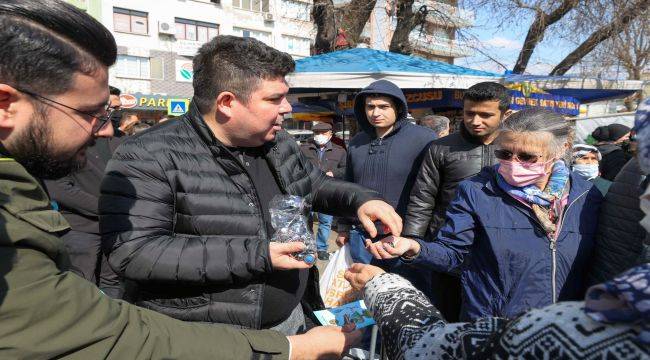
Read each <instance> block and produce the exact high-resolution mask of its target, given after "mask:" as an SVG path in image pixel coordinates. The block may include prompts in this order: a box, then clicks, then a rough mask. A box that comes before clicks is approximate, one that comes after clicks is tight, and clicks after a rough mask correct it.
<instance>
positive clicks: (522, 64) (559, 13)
mask: <svg viewBox="0 0 650 360" xmlns="http://www.w3.org/2000/svg"><path fill="white" fill-rule="evenodd" d="M517 3H518V4H521V1H519V0H517ZM578 3H579V0H564V1H562V3H561V4H560V6H558V7H557V8H556V9H555V10H553V11H552V12H551V13H550V14H546V13H545V12H544V11H543V10H542V9H541V8H537V9H535V10H536V15H535V20H534V21H533V23H532V24H531V25H530V27H529V28H528V34H526V40H525V41H524V44H523V46H522V48H521V51H520V52H519V58H518V59H517V62H516V63H515V66H514V68H513V69H512V72H513V73H515V74H521V73H523V72H524V71H526V67H527V66H528V62H529V61H530V57H531V56H532V55H533V51H534V50H535V47H537V44H538V43H539V42H540V41H541V39H542V37H543V36H544V33H545V32H546V29H548V27H549V26H551V25H553V24H554V23H556V22H558V21H559V20H560V19H562V17H564V15H566V14H567V13H568V12H569V11H571V10H572V9H574V8H575V6H576V5H577V4H578ZM519 6H520V7H523V5H519Z"/></svg>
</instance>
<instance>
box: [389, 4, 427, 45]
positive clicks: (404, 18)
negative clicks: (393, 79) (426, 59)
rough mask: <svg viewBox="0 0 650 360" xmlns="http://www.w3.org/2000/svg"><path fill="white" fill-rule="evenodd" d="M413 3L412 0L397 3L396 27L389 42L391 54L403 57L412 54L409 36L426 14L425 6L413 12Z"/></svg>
mask: <svg viewBox="0 0 650 360" xmlns="http://www.w3.org/2000/svg"><path fill="white" fill-rule="evenodd" d="M414 2H415V1H414V0H399V2H398V3H397V26H396V27H395V32H394V33H393V37H392V38H391V40H390V47H389V50H390V51H391V52H396V53H400V54H405V55H410V54H411V52H413V49H412V47H411V42H410V40H409V35H410V34H411V32H412V31H413V29H415V28H416V27H417V26H418V25H420V24H422V23H423V22H424V20H425V19H426V17H427V13H428V11H427V9H426V7H425V6H423V7H421V8H420V9H419V10H418V11H417V12H414V11H413V3H414Z"/></svg>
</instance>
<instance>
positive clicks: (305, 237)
mask: <svg viewBox="0 0 650 360" xmlns="http://www.w3.org/2000/svg"><path fill="white" fill-rule="evenodd" d="M309 209H310V206H309V204H308V203H307V201H305V199H304V198H302V197H300V196H295V195H276V196H274V197H273V199H272V200H271V202H270V203H269V213H270V214H271V225H272V226H273V228H274V229H275V233H274V234H273V237H272V238H271V241H273V242H279V243H288V242H295V241H300V242H302V243H304V244H305V245H306V249H305V250H304V251H302V252H300V253H297V254H294V256H295V258H296V259H298V260H302V261H304V262H306V263H308V264H312V263H314V262H315V261H316V240H315V239H314V235H313V233H312V231H311V230H310V229H309V226H308V225H307V218H306V216H305V214H308V213H309Z"/></svg>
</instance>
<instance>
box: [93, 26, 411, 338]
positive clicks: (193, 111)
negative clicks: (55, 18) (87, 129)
mask: <svg viewBox="0 0 650 360" xmlns="http://www.w3.org/2000/svg"><path fill="white" fill-rule="evenodd" d="M294 66H295V65H294V62H293V60H292V58H291V56H289V55H288V54H286V53H282V52H280V51H278V50H275V49H273V48H271V47H269V46H267V45H264V44H263V43H262V42H260V41H258V40H255V39H252V38H238V37H234V36H218V37H216V38H214V39H213V40H212V41H210V42H208V43H206V44H205V45H203V46H202V47H201V49H200V50H199V53H198V55H197V56H196V57H195V58H194V84H193V85H194V99H193V101H192V104H191V105H190V109H189V112H188V113H187V114H185V115H184V116H183V117H182V118H180V119H178V120H176V121H173V122H165V123H163V124H162V125H159V126H157V127H154V128H152V129H150V130H149V131H146V132H143V133H140V134H137V135H135V136H133V137H130V138H128V139H127V140H126V141H125V142H124V143H123V144H122V145H121V146H120V148H119V149H118V150H117V151H116V152H115V154H114V156H113V159H112V160H111V162H110V163H109V165H108V168H107V170H106V171H107V174H106V177H105V178H104V181H103V183H102V190H101V191H102V197H101V199H100V213H101V230H102V235H103V241H104V243H105V245H106V246H107V247H108V248H110V249H111V253H110V255H109V263H110V264H111V266H112V267H113V268H114V269H115V270H116V272H117V273H118V274H119V275H121V276H122V277H123V278H125V279H126V280H127V281H128V282H129V284H130V285H134V287H135V290H134V291H133V294H130V295H131V296H133V301H134V302H135V303H136V304H138V305H141V306H143V307H146V308H149V309H154V310H156V311H159V312H162V313H164V314H167V315H169V316H172V317H174V318H177V319H181V320H185V321H195V322H209V323H226V324H232V325H235V326H240V327H245V328H253V329H260V328H265V329H269V328H270V329H274V330H278V331H280V332H282V333H284V334H295V333H297V332H300V331H302V330H303V329H304V328H305V318H304V313H303V309H302V307H301V303H302V300H303V298H305V300H308V302H309V304H304V303H303V305H309V306H310V307H312V308H314V307H316V308H317V307H319V306H322V302H321V301H320V297H319V296H318V294H317V292H316V289H317V288H318V286H317V284H314V283H315V282H316V279H317V277H316V276H317V274H315V270H313V269H312V271H309V269H310V268H311V266H312V265H313V264H309V263H305V262H303V261H299V260H298V259H296V258H294V257H293V256H292V254H294V253H296V252H300V251H302V250H303V249H304V244H302V243H300V242H298V243H288V244H284V243H277V242H270V241H269V239H270V238H271V235H272V233H273V232H274V229H273V228H272V227H271V225H270V223H271V221H270V213H269V203H270V201H271V200H272V199H273V197H274V196H277V195H282V194H290V195H297V196H301V197H303V198H305V199H306V200H307V201H308V202H310V203H312V204H313V208H314V211H317V212H320V211H322V212H327V213H332V214H337V215H342V216H355V215H356V216H358V217H359V218H360V219H361V221H363V222H364V223H365V224H368V229H369V230H370V231H371V232H374V231H376V229H374V226H373V225H372V220H377V219H378V220H382V222H384V223H385V224H387V225H388V226H390V227H391V228H393V229H394V231H397V232H400V231H401V220H400V219H399V217H398V216H397V214H395V212H394V211H393V210H392V209H391V208H390V206H389V205H388V204H386V203H384V202H383V201H377V200H378V199H379V196H378V194H377V193H376V192H374V191H372V190H368V189H364V188H362V187H360V186H357V185H354V184H350V183H346V182H344V181H341V180H337V179H334V178H332V177H329V176H327V175H325V173H323V172H322V171H321V170H319V169H318V168H317V167H315V166H313V165H312V164H311V162H310V161H309V160H307V159H306V158H305V157H304V155H303V154H302V153H301V152H300V148H299V147H298V144H297V143H296V141H295V140H294V139H293V138H292V137H291V136H290V135H289V134H288V133H286V132H285V131H282V130H281V127H280V126H281V123H282V119H283V117H284V115H285V114H287V113H289V112H291V105H290V104H289V102H288V101H287V98H286V94H287V93H288V91H289V88H288V86H287V83H286V81H285V76H286V75H287V74H288V73H290V72H292V71H293V70H294ZM129 288H131V287H130V286H129Z"/></svg>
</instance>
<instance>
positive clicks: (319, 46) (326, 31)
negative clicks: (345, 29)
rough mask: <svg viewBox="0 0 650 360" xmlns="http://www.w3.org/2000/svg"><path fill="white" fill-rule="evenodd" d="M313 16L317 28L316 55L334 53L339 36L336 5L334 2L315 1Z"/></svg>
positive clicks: (327, 0) (325, 0)
mask: <svg viewBox="0 0 650 360" xmlns="http://www.w3.org/2000/svg"><path fill="white" fill-rule="evenodd" d="M311 14H312V17H313V18H314V23H315V24H316V28H317V32H316V39H315V41H314V53H315V54H324V53H328V52H331V51H333V50H334V40H335V39H336V34H337V32H336V19H335V16H334V3H333V2H332V0H314V7H313V8H312V13H311Z"/></svg>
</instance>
